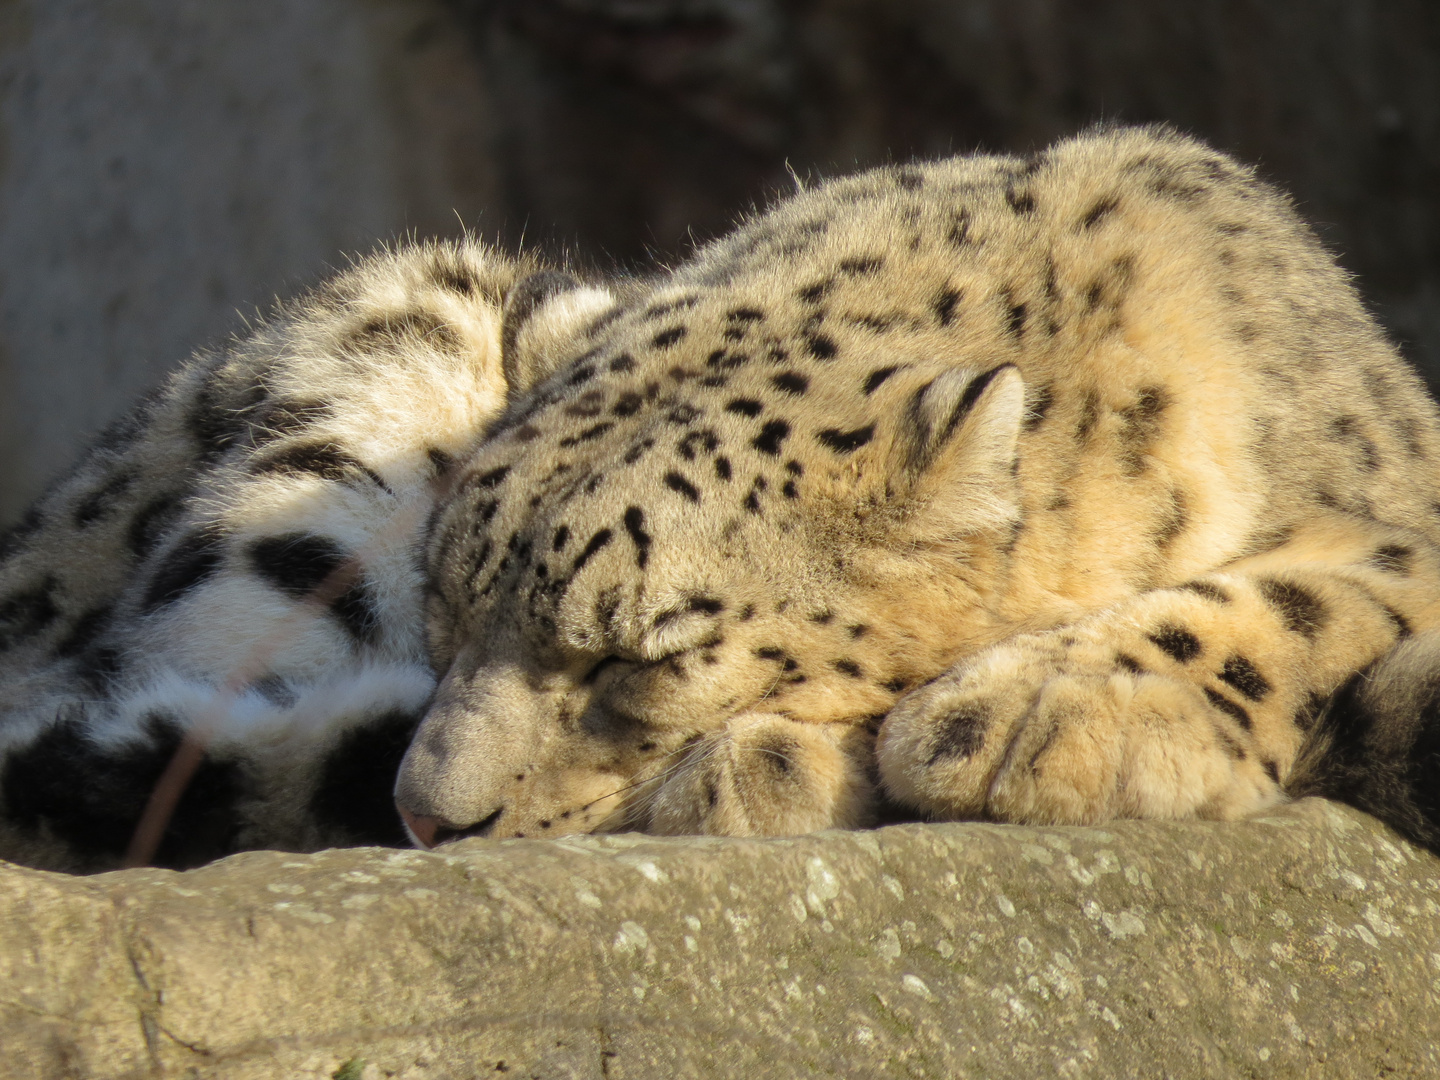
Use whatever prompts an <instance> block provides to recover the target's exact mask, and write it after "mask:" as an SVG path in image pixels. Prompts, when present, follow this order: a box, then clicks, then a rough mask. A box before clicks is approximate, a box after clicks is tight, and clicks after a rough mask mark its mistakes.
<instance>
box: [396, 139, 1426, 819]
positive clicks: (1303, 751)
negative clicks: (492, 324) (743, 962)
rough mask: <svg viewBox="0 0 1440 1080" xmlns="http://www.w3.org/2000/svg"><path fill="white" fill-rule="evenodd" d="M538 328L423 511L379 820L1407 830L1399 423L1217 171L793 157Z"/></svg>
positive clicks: (1405, 530) (1319, 292)
mask: <svg viewBox="0 0 1440 1080" xmlns="http://www.w3.org/2000/svg"><path fill="white" fill-rule="evenodd" d="M535 318H537V319H539V320H540V322H541V328H540V329H539V330H538V331H537V333H541V334H542V335H543V334H547V333H549V332H548V331H545V330H544V329H543V315H542V316H536V317H535ZM547 340H550V341H552V342H554V341H557V340H561V339H559V338H557V337H556V336H555V335H554V334H553V333H550V334H549V337H548V338H547ZM517 341H518V338H517ZM516 347H517V349H519V350H520V351H521V352H523V343H521V344H517V346H516ZM569 350H570V351H569V358H568V360H567V361H566V362H564V363H562V365H561V367H560V368H559V370H558V371H557V372H556V374H555V375H554V376H553V377H552V378H550V379H549V380H548V381H547V382H545V383H544V384H543V385H541V386H539V387H538V388H537V389H536V390H535V391H534V392H533V393H532V394H531V395H530V396H529V397H528V398H527V399H525V400H522V401H520V402H519V403H517V404H516V405H515V406H514V407H513V408H511V409H510V410H509V412H508V413H507V415H506V417H505V418H504V419H503V421H502V422H501V423H500V424H499V425H498V427H497V430H496V432H495V433H494V434H493V435H492V437H491V438H490V439H489V440H488V441H487V442H486V443H485V444H484V445H483V446H482V447H481V448H480V449H479V451H478V452H477V454H476V455H475V456H474V457H473V458H472V459H471V460H470V461H469V462H468V463H467V464H466V465H465V466H464V469H463V470H462V475H461V478H460V480H459V481H458V484H457V487H456V492H455V495H454V497H453V498H452V499H451V500H450V501H449V502H448V504H447V505H446V506H445V507H444V508H443V509H442V511H441V512H440V513H439V514H438V515H437V517H436V519H435V522H434V527H433V529H432V531H431V533H430V536H429V541H428V543H429V548H428V550H429V559H430V567H431V571H430V572H431V589H432V591H431V595H430V599H429V609H428V610H429V615H428V617H429V625H430V628H431V631H430V632H431V646H432V650H433V654H432V658H433V660H434V662H435V663H436V665H437V669H438V670H443V671H446V672H447V674H446V676H445V679H444V681H443V682H442V684H441V687H440V690H439V693H438V696H437V698H436V700H435V702H434V704H433V705H432V707H431V709H430V711H429V713H428V715H427V717H426V719H425V721H424V722H423V724H422V725H421V727H420V729H419V733H418V735H417V737H416V740H415V741H414V743H413V744H412V746H411V748H410V750H409V752H408V754H407V757H406V760H405V763H404V765H403V767H402V770H401V774H400V781H399V786H398V789H397V790H398V797H399V801H400V803H401V806H402V809H404V810H405V812H406V814H407V820H408V822H409V824H410V828H411V831H412V834H413V835H414V836H416V838H417V839H419V840H420V841H422V842H426V843H437V842H440V841H442V840H444V839H447V838H450V837H454V836H457V835H467V834H483V835H490V836H519V835H526V836H535V835H554V834H556V833H560V832H573V831H586V830H595V829H613V828H642V829H649V830H653V831H659V832H696V831H698V832H715V833H774V832H792V831H799V830H806V829H815V828H822V827H826V826H836V825H838V826H849V825H858V824H863V823H865V822H867V821H871V820H874V818H875V814H876V807H877V805H879V804H880V803H881V802H882V801H888V802H893V803H898V804H900V805H902V806H904V807H907V808H909V810H910V812H912V813H918V814H921V815H924V816H929V817H935V818H988V819H994V820H1002V821H1025V822H1094V821H1101V820H1105V819H1108V818H1113V817H1117V816H1144V817H1160V818H1181V817H1205V818H1234V817H1237V816H1241V815H1245V814H1249V813H1253V812H1255V811H1257V810H1261V809H1264V808H1265V807H1267V806H1270V805H1272V804H1274V803H1275V802H1277V801H1278V800H1281V799H1283V798H1285V797H1286V796H1287V794H1293V793H1298V792H1310V791H1320V792H1323V793H1330V794H1335V795H1337V796H1340V797H1345V798H1349V799H1351V800H1352V801H1354V802H1357V803H1358V804H1360V805H1364V806H1366V807H1367V808H1368V809H1371V810H1373V811H1375V812H1377V813H1380V814H1382V815H1383V816H1385V817H1386V818H1387V819H1388V820H1390V821H1391V822H1393V823H1395V824H1396V825H1397V826H1399V827H1400V828H1402V829H1403V830H1405V831H1406V832H1407V833H1408V835H1410V836H1412V837H1413V838H1416V839H1418V840H1421V841H1422V842H1427V843H1431V844H1434V843H1435V841H1436V837H1437V816H1436V812H1435V811H1436V802H1435V798H1434V795H1433V792H1434V791H1435V790H1437V787H1440V760H1437V754H1436V751H1435V749H1434V744H1435V743H1436V741H1437V739H1440V735H1437V734H1436V729H1435V726H1434V721H1433V720H1431V719H1430V716H1431V715H1432V714H1433V713H1434V711H1435V706H1434V704H1433V703H1432V702H1430V700H1429V697H1427V694H1431V696H1433V694H1432V693H1431V692H1430V691H1425V690H1424V688H1425V687H1433V686H1435V685H1440V679H1437V677H1436V676H1437V673H1440V668H1437V667H1435V666H1434V665H1432V664H1430V658H1431V657H1432V656H1435V655H1436V646H1435V645H1434V642H1435V641H1437V640H1440V637H1437V628H1436V625H1435V624H1436V619H1437V615H1440V607H1437V601H1440V547H1437V544H1440V491H1437V473H1436V469H1437V462H1440V456H1437V455H1440V423H1437V412H1436V409H1435V407H1434V405H1433V404H1432V403H1431V401H1430V400H1429V399H1428V397H1427V396H1426V394H1425V392H1424V390H1423V389H1422V387H1421V384H1420V382H1419V380H1418V379H1417V378H1416V376H1415V375H1414V374H1413V373H1412V372H1411V371H1410V370H1409V369H1408V368H1407V367H1406V366H1405V365H1404V364H1403V363H1402V362H1401V361H1400V360H1399V358H1398V357H1397V355H1396V353H1395V351H1394V349H1393V348H1392V347H1391V346H1390V345H1389V344H1388V343H1387V342H1386V341H1385V339H1384V338H1383V336H1382V335H1381V333H1380V332H1379V331H1378V330H1377V328H1376V326H1375V324H1374V322H1373V321H1372V320H1371V319H1370V318H1369V316H1368V315H1367V314H1366V313H1365V311H1364V309H1363V308H1362V306H1361V304H1360V302H1359V300H1358V298H1357V297H1356V295H1355V292H1354V290H1353V289H1352V288H1351V287H1350V285H1349V284H1348V283H1347V281H1346V279H1345V276H1344V275H1343V273H1342V272H1341V271H1340V270H1338V269H1337V268H1336V266H1335V265H1334V263H1333V261H1332V259H1331V258H1330V256H1329V255H1328V254H1327V253H1326V252H1325V251H1324V250H1323V249H1322V247H1321V246H1320V244H1319V243H1318V242H1317V241H1316V240H1315V238H1314V236H1313V234H1312V233H1311V232H1310V231H1309V230H1308V229H1307V228H1306V227H1305V226H1304V225H1303V224H1302V223H1301V222H1300V221H1299V220H1298V218H1297V217H1296V215H1295V213H1294V212H1293V210H1292V208H1291V206H1290V204H1289V202H1288V200H1287V199H1285V197H1284V196H1282V195H1281V194H1279V193H1277V192H1276V191H1275V190H1274V189H1273V188H1270V187H1268V186H1266V185H1265V184H1263V183H1261V182H1260V181H1258V180H1257V179H1256V178H1255V176H1254V173H1253V172H1252V170H1250V169H1247V168H1245V167H1243V166H1241V165H1238V164H1236V163H1235V162H1234V161H1232V160H1230V159H1229V158H1227V157H1225V156H1223V155H1221V154H1218V153H1216V152H1214V151H1212V150H1211V149H1209V148H1208V147H1205V146H1203V145H1201V144H1199V143H1197V142H1194V141H1192V140H1189V139H1186V138H1183V137H1181V136H1178V135H1176V134H1174V133H1172V132H1170V131H1167V130H1163V129H1129V130H1126V129H1120V130H1108V131H1098V132H1093V133H1091V134H1088V135H1085V136H1081V137H1079V138H1076V139H1072V140H1069V141H1066V142H1062V143H1060V144H1058V145H1056V146H1055V147H1053V148H1051V149H1049V150H1047V151H1045V152H1043V153H1040V154H1037V155H1035V156H1033V157H1031V158H1028V159H1021V158H1011V157H969V158H955V159H951V160H947V161H940V162H935V163H932V164H924V165H916V166H911V167H906V168H903V169H893V168H892V169H881V170H876V171H872V172H868V173H863V174H860V175H857V176H853V177H849V178H845V179H840V180H836V181H833V182H830V183H826V184H823V185H821V186H819V187H817V188H815V189H813V190H809V191H802V192H800V193H798V194H796V195H795V196H794V197H792V198H790V199H788V200H786V201H785V202H784V203H782V204H781V205H779V206H778V207H776V208H775V209H773V210H771V211H770V212H768V213H765V214H762V215H760V216H758V217H756V218H755V219H753V220H751V221H749V222H748V223H746V224H744V225H742V226H741V227H740V228H739V229H737V230H736V232H734V233H733V234H732V235H730V236H728V237H726V238H724V239H722V240H720V241H718V242H716V243H714V244H711V245H709V246H708V247H705V248H703V249H701V250H700V251H699V252H698V253H697V254H696V255H695V256H694V257H693V258H692V259H690V260H689V261H688V262H686V263H684V264H683V265H681V266H679V267H678V268H676V269H675V270H673V271H672V272H670V273H669V274H667V275H665V276H663V277H661V278H659V279H658V280H656V281H655V282H653V283H652V284H651V286H650V289H649V291H648V292H647V293H646V295H645V297H644V299H643V300H640V301H636V302H634V303H631V304H628V305H621V306H619V307H617V308H616V309H614V310H612V311H611V312H609V313H607V314H606V315H605V317H604V318H603V319H600V320H598V321H597V322H596V323H595V324H594V325H593V326H591V327H589V328H588V329H587V330H586V331H585V332H582V333H579V334H578V335H575V336H574V337H573V338H572V339H571V341H570V344H569ZM522 362H523V361H520V360H517V363H522ZM1367 673H1368V674H1367ZM1382 675H1384V678H1381V676H1382ZM1357 680H1358V682H1357ZM1422 691H1423V692H1422ZM1427 792H1428V794H1427Z"/></svg>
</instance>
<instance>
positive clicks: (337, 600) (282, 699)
mask: <svg viewBox="0 0 1440 1080" xmlns="http://www.w3.org/2000/svg"><path fill="white" fill-rule="evenodd" d="M542 275H543V280H544V281H545V282H546V285H547V288H546V290H544V292H543V293H539V292H537V290H535V289H533V288H532V289H531V298H530V301H529V308H528V310H529V311H541V310H546V311H548V315H547V319H546V325H547V326H550V327H551V328H552V329H553V328H556V327H563V326H564V325H565V316H564V314H563V312H564V311H567V310H568V311H570V312H571V315H572V316H573V315H574V314H575V313H576V312H577V311H578V312H583V311H586V310H588V309H587V307H586V304H585V297H586V296H587V295H588V294H587V292H586V290H583V289H581V290H577V289H576V285H577V283H576V282H575V281H574V279H573V278H569V277H567V276H565V275H562V274H559V273H558V272H556V271H554V270H549V271H543V270H542V268H541V267H539V266H538V265H536V264H535V263H533V261H530V260H525V259H512V258H502V257H500V256H499V255H497V254H495V253H493V252H490V251H487V250H485V249H483V248H481V247H480V246H478V245H476V244H473V243H470V242H464V243H458V244H429V245H419V246H413V247H409V248H406V249H402V250H400V251H397V252H394V253H392V254H387V255H382V256H379V257H376V258H373V259H370V260H367V261H365V262H363V263H361V264H359V265H357V266H356V267H355V268H354V269H353V270H351V271H349V272H348V273H345V274H342V275H341V276H339V277H338V278H336V279H335V280H333V281H332V282H330V283H329V284H328V285H326V286H325V287H323V288H322V289H320V290H318V291H316V292H314V293H312V294H310V295H309V296H307V297H304V298H303V299H301V300H299V301H297V302H295V303H293V304H290V305H288V306H286V307H285V308H284V309H282V310H281V311H280V312H278V313H277V315H276V316H275V317H274V318H273V319H271V320H270V321H269V322H267V323H266V324H265V325H263V326H261V327H259V328H258V329H256V330H255V331H254V332H253V333H251V334H250V335H248V336H247V337H245V338H244V339H243V340H240V341H237V342H235V343H233V344H232V345H230V346H229V347H228V348H226V349H224V350H221V351H218V352H215V353H213V354H206V355H201V356H199V357H197V358H195V359H194V360H193V361H191V362H190V363H188V364H187V365H185V366H184V367H182V368H181V369H180V370H179V371H178V372H177V373H176V374H175V375H174V376H173V377H172V378H171V379H170V380H169V381H168V382H167V383H166V385H165V386H163V387H162V388H161V389H160V390H159V391H158V392H157V393H156V394H154V395H152V396H151V397H150V398H149V399H148V400H146V401H145V402H143V403H142V404H141V405H140V406H139V407H138V408H136V409H135V410H134V411H133V412H132V413H131V414H130V415H129V416H128V417H126V419H124V420H123V421H121V422H120V423H118V424H116V425H115V426H114V427H113V428H112V429H111V430H110V431H108V432H106V433H105V434H104V435H103V436H101V438H100V439H99V440H98V441H97V443H96V444H95V446H94V447H93V448H92V449H91V450H90V452H89V453H88V454H87V456H86V457H85V458H84V460H83V461H82V462H81V463H80V464H79V466H78V467H77V468H76V469H75V471H74V472H73V473H72V474H71V475H70V476H69V477H67V478H65V479H64V480H62V481H61V482H60V483H58V484H57V485H56V486H55V487H54V489H53V490H52V491H51V492H50V493H49V494H48V495H46V496H45V497H44V498H43V499H41V500H40V502H39V503H37V504H36V506H35V507H34V508H33V509H32V510H31V511H30V513H29V514H28V515H27V516H26V518H25V520H24V521H23V522H22V523H21V524H20V526H19V527H18V528H17V529H15V530H13V531H12V532H11V533H10V534H9V535H8V536H7V537H6V539H5V544H4V556H3V563H0V855H3V857H5V858H8V859H12V860H17V861H22V862H27V863H31V864H33V865H39V866H46V867H52V868H58V869H72V870H76V869H80V870H90V869H101V868H106V867H110V866H114V865H115V864H116V863H117V862H119V861H120V860H121V859H122V858H123V857H124V856H125V854H126V852H127V850H129V849H131V846H132V844H133V843H134V841H135V835H136V830H137V826H138V825H139V824H140V822H141V819H142V816H143V815H144V813H145V810H146V807H147V805H149V804H150V802H151V800H152V798H154V797H155V793H156V791H157V789H167V788H169V789H171V790H173V791H174V792H175V793H176V795H177V796H178V802H177V803H176V805H175V809H174V812H173V813H170V814H162V815H161V817H160V819H159V820H160V821H162V822H163V823H168V825H167V827H166V828H165V829H164V832H163V834H162V835H160V836H159V837H157V838H156V841H155V842H154V843H152V844H151V851H150V852H149V853H148V855H149V857H150V858H153V859H154V860H156V861H158V862H159V863H160V864H162V865H168V866H187V865H193V864H195V863H198V862H203V861H206V860H208V859H212V858H215V857H216V856H218V855H223V854H227V853H229V852H231V851H235V850H240V849H243V848H251V847H267V846H268V847H281V848H292V849H300V850H303V849H313V848H316V847H318V846H326V845H334V844H353V843H359V842H389V843H403V842H404V834H403V833H402V832H401V830H400V826H399V824H398V821H397V818H396V815H395V813H394V806H393V802H392V797H391V787H392V785H393V778H394V773H395V769H396V768H397V766H398V762H399V760H400V757H401V755H402V754H403V753H404V751H405V748H406V746H407V745H408V743H409V740H410V735H411V734H412V732H413V731H414V728H415V725H416V724H417V723H418V721H419V719H420V716H421V715H422V714H423V712H424V710H425V707H426V704H427V702H428V700H429V698H430V695H431V692H432V690H433V687H434V675H433V673H432V671H431V668H430V665H429V663H428V661H427V657H426V651H425V646H424V640H423V626H422V615H421V611H422V601H421V594H422V591H423V581H424V576H423V565H422V562H421V560H420V558H419V557H418V553H417V551H416V544H417V539H418V537H419V535H420V534H421V532H422V530H423V526H424V523H425V520H426V518H427V516H428V514H429V513H430V512H431V509H432V507H433V505H434V503H435V501H436V499H437V498H438V497H439V496H440V495H442V494H443V492H444V491H445V489H446V486H447V484H448V483H449V478H450V476H451V475H452V473H453V471H454V465H455V462H457V461H463V460H464V459H465V458H466V457H467V456H468V455H469V454H470V453H471V452H472V450H473V448H474V444H475V442H476V441H477V439H478V438H479V437H480V435H481V433H482V431H483V428H484V426H485V424H486V423H487V422H488V421H490V420H492V419H493V418H494V417H495V416H496V415H497V414H498V413H499V412H500V411H501V409H502V408H503V406H504V402H505V393H506V380H505V377H504V374H503V373H502V357H501V351H502V350H501V343H500V334H501V323H502V308H503V305H504V303H505V301H506V298H507V296H509V297H511V298H512V299H513V296H514V294H515V292H516V289H515V287H516V285H517V283H520V282H524V281H533V280H535V279H537V278H540V277H541V276H542ZM557 315H558V316H559V317H558V319H557ZM532 329H533V328H532ZM524 340H525V344H526V355H527V362H528V363H529V364H530V365H531V366H530V367H528V368H526V369H525V370H520V369H512V371H511V372H510V375H511V377H512V378H513V379H516V380H519V381H523V380H524V379H526V378H532V377H538V374H539V373H540V372H542V371H543V364H544V360H543V356H544V343H543V342H542V341H539V340H538V339H537V338H536V337H535V334H534V333H533V332H531V333H529V334H527V335H526V336H525V339H524ZM535 365H540V366H538V367H537V366H535ZM187 739H188V740H189V741H190V742H191V743H192V744H193V745H194V746H195V747H197V748H200V749H203V757H201V758H199V759H198V761H191V762H190V763H189V765H188V766H186V765H183V762H184V761H185V760H186V755H185V753H183V752H182V743H184V742H186V740H187ZM177 763H182V764H180V765H177ZM177 768H178V769H179V771H178V772H177V771H176V770H177ZM167 775H168V776H170V777H171V778H172V779H176V780H178V786H177V785H176V784H168V783H162V778H164V777H166V776H167Z"/></svg>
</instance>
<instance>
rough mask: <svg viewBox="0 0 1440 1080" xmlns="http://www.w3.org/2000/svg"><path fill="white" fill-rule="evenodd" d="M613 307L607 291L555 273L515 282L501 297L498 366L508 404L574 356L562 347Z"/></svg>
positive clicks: (557, 271) (611, 297)
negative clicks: (503, 380)
mask: <svg viewBox="0 0 1440 1080" xmlns="http://www.w3.org/2000/svg"><path fill="white" fill-rule="evenodd" d="M616 302H617V301H616V299H615V297H614V296H613V295H612V294H611V293H610V291H609V290H608V289H603V288H598V287H595V286H592V285H585V284H582V283H581V282H580V281H578V280H576V279H575V278H573V277H571V276H570V275H569V274H566V273H562V272H561V271H559V270H541V271H539V272H537V273H534V274H530V275H529V276H527V277H524V278H522V279H521V280H520V281H519V282H517V283H516V284H515V285H514V287H512V288H511V289H510V291H509V292H508V293H507V294H506V296H505V310H504V312H503V314H502V315H501V319H500V364H501V368H502V370H503V371H504V373H505V387H506V392H507V394H508V395H509V397H510V399H511V400H512V401H513V400H514V399H515V398H516V397H518V396H520V395H521V394H523V393H525V391H527V390H529V389H530V388H531V387H532V386H534V385H535V384H536V383H539V382H542V381H544V380H545V378H546V377H548V376H549V375H550V374H551V373H552V372H553V371H554V370H555V369H556V368H557V367H559V366H560V364H561V363H563V362H564V361H565V360H566V359H568V358H569V357H570V356H571V355H573V350H567V349H566V348H565V346H566V344H567V343H568V342H569V340H570V339H571V338H573V337H574V335H575V334H576V333H577V332H578V331H579V330H580V329H581V328H582V327H583V326H585V325H586V324H587V323H589V322H591V321H593V320H594V319H595V318H596V317H597V316H599V315H600V314H601V313H602V312H605V311H608V310H609V309H610V308H612V307H614V306H615V304H616Z"/></svg>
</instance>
